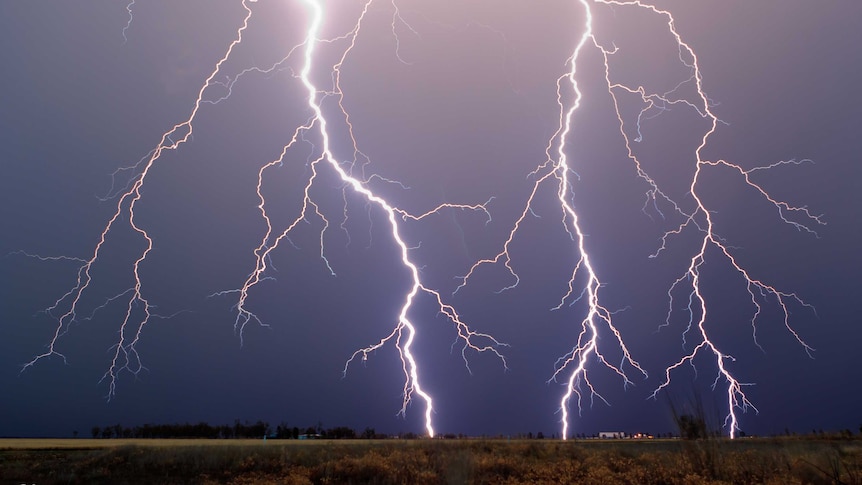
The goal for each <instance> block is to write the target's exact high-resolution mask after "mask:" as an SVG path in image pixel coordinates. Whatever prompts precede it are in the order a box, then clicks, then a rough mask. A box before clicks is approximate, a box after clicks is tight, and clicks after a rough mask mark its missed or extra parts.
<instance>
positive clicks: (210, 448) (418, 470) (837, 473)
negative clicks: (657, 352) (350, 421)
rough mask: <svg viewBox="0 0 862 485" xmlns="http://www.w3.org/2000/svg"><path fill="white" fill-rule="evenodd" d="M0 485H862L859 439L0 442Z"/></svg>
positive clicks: (861, 442)
mask: <svg viewBox="0 0 862 485" xmlns="http://www.w3.org/2000/svg"><path fill="white" fill-rule="evenodd" d="M0 483H2V484H5V483H15V484H18V483H28V484H30V483H32V484H40V485H41V484H53V483H71V484H84V483H87V484H90V483H96V484H98V483H106V484H107V483H111V484H123V483H127V484H137V483H201V484H220V483H230V484H252V483H255V484H256V483H264V484H266V483H286V484H315V483H357V484H359V483H376V484H389V483H393V484H394V483H397V484H446V483H475V484H513V483H578V484H634V483H637V484H685V485H696V484H744V483H767V484H776V485H777V484H862V441H858V440H857V441H851V440H840V441H839V440H818V439H789V438H788V439H747V440H737V441H734V442H731V441H728V440H723V439H713V440H706V441H681V440H649V441H634V440H606V441H598V440H588V441H567V442H560V441H551V440H522V441H518V440H513V441H507V440H473V439H465V440H428V439H424V440H338V441H334V440H333V441H328V440H311V441H295V440H284V441H283V440H268V441H266V442H264V441H263V440H157V439H154V440H120V439H118V440H89V439H75V440H61V439H44V440H39V439H3V440H0Z"/></svg>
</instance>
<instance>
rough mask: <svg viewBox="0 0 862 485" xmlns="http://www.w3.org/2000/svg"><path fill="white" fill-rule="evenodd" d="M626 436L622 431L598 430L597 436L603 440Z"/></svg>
mask: <svg viewBox="0 0 862 485" xmlns="http://www.w3.org/2000/svg"><path fill="white" fill-rule="evenodd" d="M625 437H626V434H625V433H624V432H623V431H600V432H599V438H600V439H603V440H619V439H623V438H625Z"/></svg>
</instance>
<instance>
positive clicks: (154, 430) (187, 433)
mask: <svg viewBox="0 0 862 485" xmlns="http://www.w3.org/2000/svg"><path fill="white" fill-rule="evenodd" d="M90 433H91V435H92V437H93V438H101V439H116V438H139V439H140V438H143V439H154V438H164V439H170V438H208V439H240V438H260V439H262V438H264V437H266V438H272V439H318V438H319V439H357V438H362V439H381V438H387V436H386V435H382V434H378V433H377V432H376V431H375V430H374V428H365V429H364V430H363V431H362V432H359V433H357V432H356V430H354V429H353V428H349V427H347V426H337V427H334V428H326V429H324V428H323V427H322V426H321V425H318V426H316V427H314V426H310V427H306V428H299V427H297V426H288V425H287V424H285V423H281V424H279V425H278V426H276V427H275V429H273V428H272V427H271V426H270V425H269V423H267V422H265V421H257V422H255V423H249V422H248V421H246V422H241V421H239V420H236V421H235V422H234V424H233V425H228V424H224V425H215V426H213V425H210V424H208V423H204V422H200V423H196V424H192V423H175V424H144V425H141V426H133V427H125V426H122V425H120V424H115V425H112V426H104V427H99V426H94V427H93V428H92V429H91V430H90Z"/></svg>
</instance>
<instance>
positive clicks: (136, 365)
mask: <svg viewBox="0 0 862 485" xmlns="http://www.w3.org/2000/svg"><path fill="white" fill-rule="evenodd" d="M131 6H132V3H130V4H129V6H128V7H127V9H128V10H129V13H130V15H131ZM242 6H243V8H244V9H245V11H246V15H245V18H244V19H243V21H242V25H241V26H240V27H239V28H238V29H237V31H236V38H235V39H234V40H233V41H232V42H231V43H230V45H229V47H228V49H227V52H226V53H225V55H224V56H223V57H222V58H221V59H220V60H219V61H218V62H217V63H216V65H215V68H214V69H213V71H212V73H211V74H210V75H209V76H208V77H207V79H206V81H205V82H204V84H203V86H202V87H201V88H200V90H199V91H198V95H197V99H196V100H195V102H194V106H193V108H192V110H191V113H190V114H189V116H188V118H186V120H185V121H182V122H180V123H177V124H176V125H174V126H173V127H172V128H171V129H170V130H168V131H166V132H165V133H164V134H162V136H161V139H160V140H159V143H158V145H157V146H156V148H154V149H153V150H152V151H151V152H150V155H149V156H148V157H147V158H145V159H142V160H141V161H139V162H138V163H137V164H136V165H135V166H136V167H137V166H141V167H142V168H141V169H140V172H139V173H138V175H137V176H136V177H134V178H133V179H132V181H131V183H130V185H129V186H128V187H126V188H125V191H122V190H123V189H121V191H120V192H119V193H118V194H117V197H118V198H117V205H116V210H115V211H114V214H113V216H111V218H110V219H109V220H108V222H107V224H106V225H105V227H104V229H103V230H102V232H101V234H100V236H99V240H98V242H97V243H96V245H95V247H94V249H93V253H92V255H91V256H90V257H89V258H86V259H84V262H83V264H82V265H81V266H80V267H79V268H78V271H77V279H76V282H75V285H74V286H73V287H72V288H71V289H69V291H67V292H66V293H65V294H63V295H62V296H61V297H60V298H58V299H57V300H56V301H55V302H54V304H53V305H51V306H50V307H49V308H48V309H47V312H48V313H49V314H51V315H53V314H55V313H56V312H57V311H58V309H59V308H61V307H64V306H65V307H67V308H68V309H67V310H66V311H64V312H62V313H61V314H60V316H59V317H58V318H57V325H56V328H55V330H54V335H53V336H52V338H51V340H50V342H49V343H48V348H47V350H46V351H45V352H43V353H41V354H38V355H36V356H35V357H33V359H32V360H30V361H29V362H27V363H26V364H24V365H23V367H22V369H21V372H24V371H25V370H27V369H28V368H30V367H32V366H33V365H35V364H36V363H37V362H39V361H40V360H42V359H45V358H48V357H51V356H57V357H60V358H62V359H63V361H64V362H66V356H65V355H63V354H62V353H61V352H60V351H58V350H57V347H58V342H59V339H60V337H61V336H62V335H63V334H64V333H65V332H66V331H67V330H68V328H69V325H71V324H72V323H73V322H75V321H76V320H77V319H78V311H79V310H78V307H79V305H80V304H81V300H82V297H83V295H84V294H85V292H86V290H87V289H88V288H89V286H90V283H91V282H92V279H93V278H92V273H91V272H92V270H93V267H94V266H95V265H96V264H97V263H98V262H99V261H100V258H99V257H100V255H101V252H102V250H103V248H104V246H105V244H106V242H107V240H108V235H109V234H110V233H111V232H112V230H113V229H114V227H115V226H116V225H118V224H120V223H121V221H122V220H123V218H125V219H126V220H127V221H128V224H129V227H131V229H132V230H134V232H135V233H137V235H138V236H140V237H141V238H142V239H143V241H144V246H145V248H144V250H143V251H142V252H141V253H140V254H139V256H138V257H137V258H136V259H135V260H134V262H133V263H132V271H131V272H132V277H133V279H134V284H133V285H132V287H131V288H130V289H128V290H127V291H125V292H123V293H120V294H119V295H117V296H116V297H114V298H112V299H110V300H111V301H113V300H117V299H121V298H127V299H126V300H124V301H125V302H126V303H125V306H126V312H125V317H124V318H123V321H122V322H121V323H120V329H119V338H118V340H117V343H116V344H115V345H114V347H113V355H112V357H111V363H110V365H109V367H108V370H107V371H106V372H105V374H104V375H103V376H102V381H105V382H107V385H108V395H107V399H108V400H109V401H110V400H111V398H113V397H114V395H115V393H116V389H117V377H118V375H119V373H120V372H121V371H123V370H126V371H129V372H131V373H132V374H134V375H138V374H139V373H140V372H141V371H142V370H144V369H145V367H144V366H143V364H142V363H141V358H140V355H139V354H138V351H137V348H136V347H137V344H138V342H139V341H140V338H141V333H142V332H143V330H144V327H145V326H146V324H147V323H148V322H149V321H150V318H151V317H152V316H153V315H152V313H151V304H150V302H149V300H147V299H146V298H145V297H144V294H143V292H142V288H143V283H142V280H141V274H140V269H141V265H142V263H143V262H144V260H146V259H147V255H148V254H149V253H150V251H151V250H152V249H153V239H152V238H151V237H150V235H149V233H147V231H146V229H144V228H143V227H141V226H140V225H139V224H137V223H136V222H135V205H136V204H137V203H138V201H139V200H140V199H141V188H142V187H143V186H144V182H145V181H146V179H147V175H148V174H149V173H150V170H151V169H152V168H153V167H154V165H155V164H156V162H157V161H158V160H159V158H161V156H162V155H163V154H164V153H165V152H167V151H171V150H176V149H177V148H179V147H180V145H182V144H183V143H185V142H186V141H188V140H189V139H190V138H191V136H192V132H193V129H194V124H193V123H194V120H195V117H196V116H197V114H198V111H199V109H200V107H201V104H202V101H203V96H204V91H206V89H207V87H208V86H210V83H211V82H212V81H213V79H214V78H215V77H216V75H217V74H218V73H219V71H220V69H221V66H222V64H223V63H224V62H225V61H226V60H227V59H228V57H230V54H231V52H232V51H233V49H234V47H236V46H237V45H238V44H239V43H240V42H241V41H242V33H243V31H245V29H246V28H248V21H249V18H250V17H251V9H250V8H249V6H248V4H247V3H246V2H245V0H244V1H243V2H242ZM115 174H116V172H115ZM112 191H113V188H112ZM126 295H128V296H126Z"/></svg>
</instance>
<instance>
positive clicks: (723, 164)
mask: <svg viewBox="0 0 862 485" xmlns="http://www.w3.org/2000/svg"><path fill="white" fill-rule="evenodd" d="M595 3H597V4H604V5H608V6H611V7H625V8H637V9H640V10H643V11H646V12H647V13H649V14H652V15H658V16H660V17H662V18H663V19H664V21H665V23H666V25H667V32H668V33H669V34H670V35H671V37H672V38H673V40H674V42H675V44H676V47H677V49H678V53H679V61H680V63H682V64H683V65H684V66H686V67H687V68H688V70H689V72H690V77H689V78H687V79H685V80H683V81H681V82H680V83H679V84H677V86H676V87H674V88H673V89H672V90H670V91H668V92H665V93H650V92H648V91H647V90H646V89H645V88H644V87H643V86H637V87H632V86H627V85H625V84H623V83H619V82H614V81H612V76H611V68H610V58H611V57H612V56H613V55H614V54H615V52H616V49H615V48H613V49H612V48H608V47H605V46H602V45H601V44H600V43H599V41H598V40H597V39H596V38H595V37H592V39H591V41H592V43H593V45H594V46H595V47H597V48H598V49H599V50H600V52H601V54H602V56H603V59H604V67H605V79H606V81H607V88H608V93H609V95H610V96H611V98H612V100H613V103H614V107H615V110H616V116H617V120H618V121H619V128H620V134H621V136H622V138H623V140H624V142H625V146H626V149H627V151H628V157H629V159H630V160H631V161H632V162H634V165H635V169H636V172H637V175H638V177H640V178H641V179H642V180H643V181H645V182H646V183H647V184H648V186H649V187H650V188H649V190H648V192H647V200H646V202H645V204H644V210H645V211H646V208H647V206H650V205H651V206H653V207H654V208H655V209H656V211H657V212H658V213H659V215H661V216H662V217H664V214H663V213H662V211H661V210H660V209H659V204H660V203H661V204H663V205H669V207H670V208H671V209H672V212H673V213H674V214H675V215H677V216H680V217H681V218H682V222H681V223H680V224H679V225H678V226H676V227H674V228H672V229H670V230H668V231H667V232H665V234H664V235H663V236H662V238H661V245H660V247H659V248H658V250H657V251H656V252H655V253H654V254H653V255H652V256H651V257H653V258H656V257H658V256H659V254H660V253H661V252H662V251H663V250H664V249H666V248H667V244H668V240H669V239H670V238H671V237H673V236H679V235H680V234H682V233H684V232H695V233H698V234H700V236H699V244H697V246H696V249H695V250H694V251H693V252H692V254H691V256H690V259H689V261H688V264H687V268H686V270H685V271H684V273H683V274H682V275H681V276H679V277H678V278H677V279H676V280H675V281H674V282H673V283H672V284H671V286H670V288H669V289H668V292H667V294H668V301H669V310H668V314H667V319H666V321H665V323H664V324H662V325H661V327H664V326H669V325H670V320H671V316H672V312H673V309H674V304H673V301H674V298H673V295H674V292H675V291H683V290H682V289H683V288H687V291H688V305H687V307H686V310H687V312H688V314H689V323H688V326H687V328H686V330H685V331H684V333H683V346H684V347H685V344H686V341H685V336H686V335H687V334H688V333H689V332H692V331H694V333H695V334H696V335H697V337H698V340H699V341H698V342H697V344H696V345H695V347H694V348H693V349H692V350H691V351H690V352H688V353H686V354H685V355H684V356H683V357H681V358H680V359H679V360H678V361H676V362H675V363H673V364H671V365H669V366H668V367H667V368H666V369H665V372H664V375H665V379H664V380H663V382H662V383H661V384H660V385H659V386H658V387H657V388H656V389H655V390H654V391H653V392H652V394H651V396H650V397H652V398H655V397H656V396H657V395H658V393H659V392H660V391H662V390H663V389H665V388H666V387H667V386H669V385H670V383H671V374H672V372H673V371H674V370H676V369H678V368H679V367H681V366H683V365H684V364H690V365H692V366H694V359H695V357H696V356H698V355H699V354H700V353H705V354H707V355H711V356H712V357H713V359H714V361H715V365H716V368H717V371H718V372H717V375H716V378H715V380H714V381H713V384H712V388H713V389H716V388H717V386H718V385H719V384H720V383H721V382H724V384H725V385H726V390H725V397H726V401H725V402H726V406H727V415H726V416H725V420H724V427H725V428H726V429H727V432H728V435H729V436H730V437H731V438H734V437H735V436H736V433H737V431H739V416H738V413H737V411H741V412H745V411H747V410H748V409H749V408H751V409H753V410H754V411H755V412H757V408H756V407H755V406H754V404H752V402H751V400H750V399H749V398H748V396H747V395H746V394H745V392H744V387H746V386H749V385H752V384H751V383H746V382H741V381H740V380H739V379H738V378H737V377H735V376H734V375H733V374H732V373H731V372H730V370H729V369H728V368H727V363H728V362H731V361H733V360H735V359H734V358H733V357H732V356H731V355H730V354H728V353H725V352H724V351H722V350H721V349H720V348H719V346H718V345H717V344H716V343H715V341H714V340H713V339H712V338H711V337H710V331H709V329H708V327H709V326H710V325H713V323H712V319H710V318H708V317H709V312H708V308H710V307H711V306H712V305H708V298H707V296H706V295H705V293H704V291H703V285H702V274H701V269H702V268H703V267H704V264H705V263H706V262H707V260H708V259H709V260H710V261H713V260H715V261H716V264H718V263H720V262H722V261H723V262H724V263H725V264H727V265H729V267H730V268H731V269H732V270H734V271H735V272H736V273H737V274H738V275H739V276H741V277H742V281H743V284H744V285H745V287H746V291H747V292H748V295H749V296H750V298H751V304H752V306H753V307H754V312H753V314H752V316H751V319H750V321H749V323H750V325H751V327H752V337H753V339H754V342H755V344H756V345H757V346H758V347H760V343H759V342H758V341H757V320H758V317H759V316H760V314H761V310H762V308H763V306H762V305H763V304H764V303H765V302H766V301H768V300H770V299H772V300H773V301H774V302H775V303H776V304H777V305H778V308H779V309H780V311H781V312H782V314H783V323H784V326H785V327H786V329H787V331H788V332H790V334H791V335H792V336H793V338H794V339H795V340H796V341H797V342H798V343H799V344H800V345H801V347H802V348H803V349H804V351H805V352H806V353H807V354H808V355H809V356H811V355H812V352H813V350H814V349H813V348H811V346H809V345H808V344H807V343H806V342H805V341H804V340H803V339H802V337H801V336H800V335H799V333H798V332H797V331H796V330H795V329H794V328H793V327H792V326H791V325H790V313H791V310H790V305H792V304H796V305H799V306H801V307H804V308H807V309H810V310H812V311H813V310H814V308H813V307H812V306H811V305H810V304H808V303H806V302H805V301H803V300H802V299H801V298H800V297H799V296H798V295H797V294H795V293H791V292H785V291H782V290H780V289H778V288H777V287H776V286H773V285H771V284H768V283H766V282H764V281H762V280H760V279H757V278H756V277H754V276H753V275H752V274H751V273H750V272H749V270H747V269H746V268H745V267H744V266H743V264H742V263H740V262H739V260H738V258H737V257H736V256H735V255H734V252H733V249H734V248H733V247H732V246H730V245H729V244H728V243H727V242H726V241H725V240H724V239H723V238H722V237H721V236H720V235H719V233H718V230H717V227H716V222H715V220H714V218H713V214H712V211H711V210H710V208H709V207H708V205H707V204H706V202H705V201H704V197H703V195H702V191H701V188H702V180H703V179H704V178H705V177H707V175H706V174H705V171H706V169H708V168H716V169H718V168H723V169H727V170H729V171H730V172H731V173H735V174H736V175H738V176H739V178H740V179H741V182H742V184H743V186H745V187H747V188H748V189H751V190H753V191H754V192H755V193H756V194H758V195H759V196H760V197H762V199H763V200H765V201H766V203H768V204H770V205H771V206H773V207H774V208H775V210H776V212H777V215H778V217H779V219H780V220H781V221H782V222H784V223H786V224H789V225H791V226H792V227H794V228H796V229H797V230H799V231H803V232H807V233H810V234H813V235H815V236H816V232H815V231H814V230H813V229H811V227H810V224H819V225H822V224H825V222H824V221H823V220H822V218H821V216H819V215H816V214H813V213H812V212H810V211H809V210H808V208H807V207H803V206H795V205H792V204H790V203H788V202H786V201H783V200H780V199H777V198H775V197H773V196H772V195H770V193H769V192H768V191H767V190H766V189H765V188H764V187H763V186H762V185H760V184H758V183H757V182H756V181H755V180H754V179H753V178H752V175H754V174H755V173H756V172H760V171H766V170H769V169H773V168H776V167H779V166H783V165H798V164H800V163H804V162H808V161H809V160H803V161H795V160H789V161H779V162H775V163H772V164H769V165H764V166H756V167H753V168H748V169H746V168H744V167H743V166H742V165H740V164H737V163H733V162H730V161H727V160H708V159H706V158H705V157H704V155H703V152H704V150H705V148H706V147H707V145H708V143H709V139H710V138H711V137H712V135H713V134H714V133H715V132H716V130H717V129H718V126H719V124H720V123H722V122H721V120H720V119H719V118H718V116H716V115H715V113H714V112H713V110H712V103H711V101H710V99H709V97H708V96H707V94H706V92H705V91H704V88H703V73H702V71H701V68H700V64H699V61H698V57H697V54H696V53H695V51H694V49H693V48H692V47H691V46H690V45H689V44H688V43H686V42H685V41H684V40H683V39H682V36H681V35H680V34H679V32H678V31H677V28H676V21H675V19H674V17H673V14H672V13H671V12H670V11H668V10H663V9H660V8H658V7H656V6H654V5H651V4H647V3H645V2H642V1H640V0H631V1H624V0H596V1H595ZM584 4H585V6H586V3H585V2H584ZM684 86H685V87H688V88H691V87H693V88H694V92H695V94H694V95H693V96H692V97H691V98H693V99H687V98H685V97H683V96H682V95H681V94H679V92H678V91H680V90H681V88H683V87H684ZM618 93H628V94H632V95H637V96H639V97H640V99H641V101H642V103H643V106H644V108H643V109H642V110H641V111H640V113H639V114H638V117H637V120H636V125H637V126H636V132H637V137H636V138H635V139H634V140H632V139H630V137H629V135H628V134H627V131H626V127H625V122H624V117H623V115H622V114H621V110H620V98H619V96H618ZM675 105H680V106H683V107H688V108H690V109H692V110H694V112H695V113H697V115H698V116H700V117H701V118H703V119H705V120H706V121H707V123H708V128H707V129H706V130H705V132H704V133H703V135H702V136H701V138H700V141H699V143H698V144H697V148H696V149H695V151H694V154H693V157H692V159H693V163H694V172H693V176H692V178H691V182H690V184H689V191H688V196H689V198H690V202H688V203H687V204H686V205H685V207H684V206H683V204H681V203H677V202H675V201H674V200H673V199H671V198H670V197H669V196H668V195H666V193H665V192H664V191H663V190H662V189H661V188H660V187H659V184H658V183H657V182H656V181H655V180H654V179H653V178H652V177H651V176H650V175H649V174H648V173H647V172H646V170H645V169H644V167H643V165H642V164H641V161H640V160H639V159H638V157H637V155H636V154H635V150H634V149H633V143H632V142H633V141H634V142H635V143H637V142H640V141H641V140H642V139H643V135H642V132H641V123H642V122H645V121H646V120H648V119H649V117H650V116H651V115H649V114H648V113H649V112H650V111H651V110H653V109H659V110H667V109H669V108H670V107H673V106H675ZM800 220H801V221H802V222H800ZM716 250H717V251H716ZM708 253H710V254H709V256H708ZM713 254H715V255H714V256H713ZM761 349H762V347H761Z"/></svg>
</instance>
